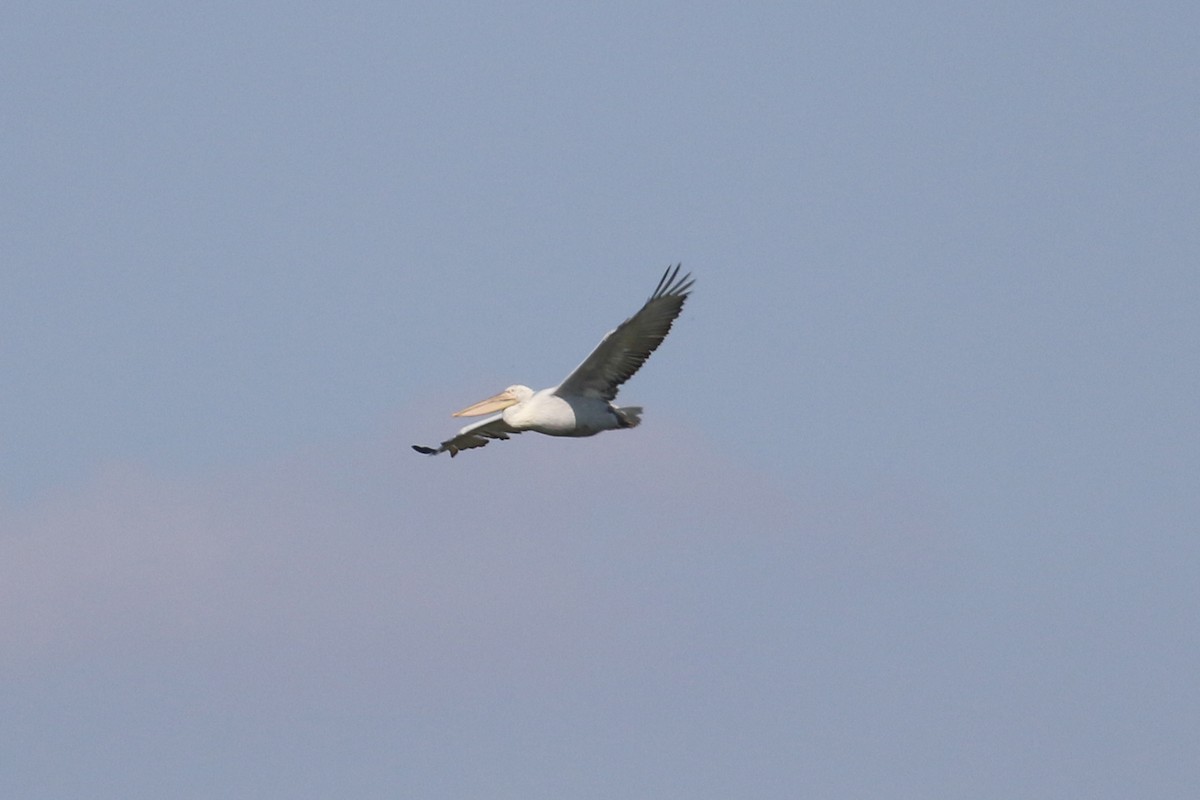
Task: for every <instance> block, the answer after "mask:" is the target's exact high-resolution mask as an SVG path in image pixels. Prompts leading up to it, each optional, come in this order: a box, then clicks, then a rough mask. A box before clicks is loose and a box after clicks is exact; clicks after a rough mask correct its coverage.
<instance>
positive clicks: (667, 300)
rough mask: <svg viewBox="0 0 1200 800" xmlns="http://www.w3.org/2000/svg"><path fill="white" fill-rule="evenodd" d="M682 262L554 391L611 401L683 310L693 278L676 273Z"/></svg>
mask: <svg viewBox="0 0 1200 800" xmlns="http://www.w3.org/2000/svg"><path fill="white" fill-rule="evenodd" d="M682 266H683V265H682V264H676V265H675V266H674V267H667V271H666V272H664V273H663V276H662V279H661V280H659V282H658V287H657V288H656V289H655V290H654V294H652V295H650V299H649V300H647V301H646V303H645V305H643V306H642V307H641V309H640V310H639V311H638V312H637V313H636V314H634V315H633V316H632V317H630V318H629V319H627V320H625V321H624V322H622V323H621V324H620V325H618V326H617V327H616V328H615V329H613V330H611V331H609V332H608V333H607V334H606V335H605V337H604V338H603V339H601V340H600V344H598V345H597V346H596V349H595V350H593V351H592V352H591V355H589V356H588V357H587V358H585V359H584V360H583V363H582V364H580V365H579V366H578V367H576V368H575V371H574V372H572V373H571V374H570V375H568V376H567V378H566V380H564V381H563V382H562V383H561V384H559V386H558V388H557V389H556V390H555V392H554V393H555V394H557V395H559V396H564V395H583V396H590V397H600V398H602V399H604V400H607V401H609V402H612V400H613V399H615V398H616V396H617V389H618V388H619V387H620V386H621V384H623V383H624V382H625V381H627V380H629V379H630V378H632V377H633V374H634V373H635V372H637V371H638V370H639V369H641V366H642V364H644V363H646V359H647V358H649V357H650V354H651V353H653V352H654V351H655V349H656V348H657V347H658V346H659V345H660V344H662V340H663V339H665V338H666V336H667V334H668V333H670V332H671V324H672V323H673V322H674V321H675V318H676V317H678V316H679V312H680V311H682V310H683V303H684V301H685V300H687V298H688V292H689V291H690V290H691V288H692V284H693V283H694V281H693V280H692V276H691V274H690V273H688V274H686V275H684V276H683V277H682V278H681V277H679V270H680V267H682Z"/></svg>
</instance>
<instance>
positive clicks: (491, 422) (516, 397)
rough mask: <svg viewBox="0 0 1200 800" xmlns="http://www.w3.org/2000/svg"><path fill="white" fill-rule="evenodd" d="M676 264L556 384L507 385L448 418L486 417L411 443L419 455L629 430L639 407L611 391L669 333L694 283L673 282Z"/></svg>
mask: <svg viewBox="0 0 1200 800" xmlns="http://www.w3.org/2000/svg"><path fill="white" fill-rule="evenodd" d="M681 266H682V264H677V265H675V267H673V268H672V267H667V271H666V272H664V273H663V276H662V279H661V280H660V281H659V282H658V288H656V289H655V290H654V294H652V295H650V299H649V300H647V301H646V304H645V305H643V306H642V307H641V308H640V309H639V310H638V312H637V313H636V314H634V315H633V316H632V317H630V318H629V319H627V320H625V321H624V322H622V323H621V324H620V325H618V326H617V327H616V328H615V329H614V330H611V331H609V332H608V334H606V335H605V337H604V338H603V339H601V340H600V344H598V345H596V349H595V350H593V351H592V353H591V355H589V356H588V357H587V358H585V359H584V360H583V363H582V364H580V365H579V366H578V367H576V368H575V371H574V372H572V373H571V374H570V375H568V376H567V377H566V379H565V380H564V381H563V382H562V383H560V384H559V385H558V386H554V387H551V388H549V389H542V390H541V391H539V392H535V391H534V390H533V389H530V388H529V387H528V386H521V385H520V384H517V385H515V386H509V387H508V388H507V389H505V390H504V391H503V392H500V393H499V394H497V395H493V396H492V397H489V398H488V399H486V400H481V401H479V402H478V403H476V404H475V405H473V406H468V407H467V408H464V409H463V410H462V411H457V412H455V413H454V414H453V415H452V416H455V417H476V416H479V415H481V414H491V416H489V417H488V418H487V419H483V420H480V421H479V422H476V423H474V424H473V425H468V426H467V427H465V428H463V429H462V430H460V431H459V432H458V433H457V434H456V435H454V436H453V437H451V438H449V439H447V440H446V441H444V442H442V443H441V445H440V446H438V447H423V446H421V445H419V444H414V445H413V449H414V450H416V451H417V452H418V453H425V454H426V455H431V456H433V455H437V454H438V453H449V454H450V457H451V458H453V457H454V456H455V455H457V454H458V452H459V451H460V450H470V449H471V448H473V447H483V446H484V445H486V444H487V443H488V442H489V441H491V440H492V439H507V438H508V437H509V436H512V435H513V434H517V433H523V432H524V431H537V432H538V433H545V434H548V435H550V436H594V435H595V434H597V433H600V432H601V431H608V430H613V429H617V428H634V427H637V425H638V423H640V422H641V421H642V418H641V415H642V409H641V407H639V406H624V407H618V406H615V405H613V402H612V401H613V400H615V399H616V397H617V389H618V388H620V386H621V384H623V383H624V382H625V381H627V380H629V379H630V378H632V377H633V374H634V373H635V372H637V371H638V369H640V368H641V366H642V364H644V363H646V359H647V358H649V357H650V354H651V353H653V352H654V350H655V349H656V348H657V347H658V346H659V345H660V344H662V340H663V339H665V338H666V336H667V334H668V333H670V331H671V323H673V322H674V321H675V318H676V317H678V316H679V312H680V311H682V310H683V303H684V301H685V300H687V298H688V293H689V291H690V290H691V288H692V284H693V283H694V281H693V280H692V276H691V274H690V273H689V274H687V275H684V276H683V277H682V278H681V277H679V269H680V267H681Z"/></svg>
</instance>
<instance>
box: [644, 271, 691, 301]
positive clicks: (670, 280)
mask: <svg viewBox="0 0 1200 800" xmlns="http://www.w3.org/2000/svg"><path fill="white" fill-rule="evenodd" d="M681 269H683V264H682V263H680V264H676V265H675V266H673V267H667V271H666V272H664V273H663V276H662V278H660V279H659V281H658V286H657V287H655V289H654V294H652V295H650V300H657V299H658V298H660V297H666V296H668V295H678V296H680V297H684V298H686V297H687V296H688V292H689V291H691V288H692V284H694V283H695V282H696V281H695V279H694V278H692V273H690V272H689V273H687V274H686V275H684V276H683V277H682V278H680V277H679V270H681ZM647 302H649V301H647Z"/></svg>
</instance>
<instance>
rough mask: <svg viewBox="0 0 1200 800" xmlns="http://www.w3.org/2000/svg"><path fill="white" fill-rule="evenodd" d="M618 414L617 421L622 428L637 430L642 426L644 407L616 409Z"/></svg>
mask: <svg viewBox="0 0 1200 800" xmlns="http://www.w3.org/2000/svg"><path fill="white" fill-rule="evenodd" d="M613 410H614V411H616V412H617V420H618V421H619V427H621V428H636V427H637V426H638V425H641V424H642V407H641V406H625V407H624V408H614V409H613Z"/></svg>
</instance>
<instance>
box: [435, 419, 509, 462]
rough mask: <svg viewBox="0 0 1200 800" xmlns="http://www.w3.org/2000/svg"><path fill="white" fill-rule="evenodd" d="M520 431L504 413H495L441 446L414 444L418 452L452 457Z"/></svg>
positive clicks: (466, 428) (464, 429)
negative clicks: (505, 417) (444, 454)
mask: <svg viewBox="0 0 1200 800" xmlns="http://www.w3.org/2000/svg"><path fill="white" fill-rule="evenodd" d="M515 433H520V431H519V430H517V429H516V428H514V427H512V426H511V425H509V424H508V423H507V422H505V421H504V414H503V413H500V414H493V415H492V416H490V417H485V418H484V419H481V420H480V421H479V422H475V423H472V424H470V425H468V426H467V427H465V428H463V429H462V430H461V431H459V432H458V434H457V435H455V436H454V437H453V438H451V439H447V440H446V441H444V442H442V444H441V446H440V447H423V446H422V445H419V444H414V445H413V446H412V448H413V450H416V451H417V452H418V453H424V454H425V455H428V456H436V455H437V454H438V453H445V452H449V453H450V457H451V458H454V457H455V456H456V455H458V451H459V450H470V449H471V448H472V447H483V446H484V445H485V444H487V443H488V442H490V441H491V440H492V439H507V438H508V437H509V436H510V435H512V434H515Z"/></svg>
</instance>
